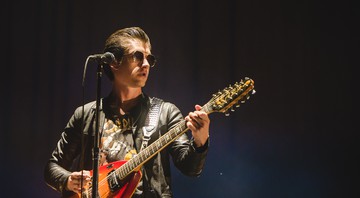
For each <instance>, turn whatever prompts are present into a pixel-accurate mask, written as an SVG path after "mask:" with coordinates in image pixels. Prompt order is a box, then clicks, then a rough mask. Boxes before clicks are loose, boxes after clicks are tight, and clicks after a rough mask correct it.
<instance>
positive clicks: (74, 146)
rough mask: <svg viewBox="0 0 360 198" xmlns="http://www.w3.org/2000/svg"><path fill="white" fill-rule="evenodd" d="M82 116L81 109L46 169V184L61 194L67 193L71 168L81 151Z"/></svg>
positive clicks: (71, 119) (78, 110) (59, 142)
mask: <svg viewBox="0 0 360 198" xmlns="http://www.w3.org/2000/svg"><path fill="white" fill-rule="evenodd" d="M81 114H82V110H81V108H77V109H76V110H75V112H74V114H73V115H72V117H71V118H70V120H69V122H68V123H67V125H66V127H65V129H64V131H63V132H62V133H61V137H60V139H59V141H58V142H57V144H56V147H55V149H54V150H53V152H52V154H51V157H50V159H49V160H48V162H47V163H46V165H45V168H44V179H45V182H46V184H47V185H49V186H50V187H52V188H53V189H55V190H56V191H58V192H61V193H62V192H63V191H65V186H66V182H67V178H68V177H69V175H70V174H71V172H70V169H71V166H72V164H73V161H74V159H75V158H76V157H77V156H78V155H79V152H80V149H81V127H80V126H81Z"/></svg>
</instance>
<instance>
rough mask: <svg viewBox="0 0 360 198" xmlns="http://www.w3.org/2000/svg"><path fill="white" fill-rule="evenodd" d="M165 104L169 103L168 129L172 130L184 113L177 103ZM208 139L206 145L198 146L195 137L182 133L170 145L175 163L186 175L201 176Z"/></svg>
mask: <svg viewBox="0 0 360 198" xmlns="http://www.w3.org/2000/svg"><path fill="white" fill-rule="evenodd" d="M164 105H168V107H167V108H165V109H167V110H168V112H167V115H168V118H167V121H168V129H169V130H171V129H172V128H174V127H175V126H176V124H177V123H178V122H179V121H181V120H183V115H182V114H181V112H180V110H179V109H178V108H177V107H176V106H175V105H173V104H171V103H165V104H164ZM208 141H209V140H208ZM208 141H207V142H206V144H205V145H204V146H202V147H200V148H196V147H195V146H194V145H195V144H194V140H193V138H191V139H190V138H189V135H188V133H184V134H182V135H181V136H180V137H179V138H177V139H176V140H175V141H174V142H173V143H172V144H171V145H170V147H169V152H170V154H171V157H172V159H173V162H174V165H175V166H176V167H177V168H178V169H179V170H180V171H181V172H182V173H183V174H184V175H188V176H194V177H197V176H200V174H201V172H202V170H203V167H204V164H205V159H206V156H207V152H208V145H209V144H208Z"/></svg>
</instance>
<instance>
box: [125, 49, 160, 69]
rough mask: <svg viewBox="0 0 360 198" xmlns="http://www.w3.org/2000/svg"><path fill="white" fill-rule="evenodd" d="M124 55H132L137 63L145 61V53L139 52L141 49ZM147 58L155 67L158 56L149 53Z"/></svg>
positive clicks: (151, 65)
mask: <svg viewBox="0 0 360 198" xmlns="http://www.w3.org/2000/svg"><path fill="white" fill-rule="evenodd" d="M124 56H131V57H132V59H133V61H134V62H136V63H142V62H143V61H144V57H145V55H144V53H142V52H139V51H135V52H133V53H131V54H124ZM146 60H147V61H148V63H149V65H150V67H154V66H155V63H156V58H155V56H154V55H152V54H149V55H147V56H146Z"/></svg>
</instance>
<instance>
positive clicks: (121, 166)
mask: <svg viewBox="0 0 360 198" xmlns="http://www.w3.org/2000/svg"><path fill="white" fill-rule="evenodd" d="M252 94H255V90H254V81H253V80H252V79H250V78H245V79H244V80H241V81H240V82H236V83H235V84H234V85H230V86H229V87H226V88H225V89H223V90H222V91H219V92H218V93H215V94H213V97H212V98H211V99H210V100H209V101H208V102H207V103H206V104H205V105H204V106H202V109H201V111H204V112H206V113H208V114H210V113H213V112H221V113H225V115H228V110H229V109H231V111H233V110H234V109H233V106H235V107H239V106H240V104H239V102H240V103H245V101H246V100H248V99H249V98H250V95H252ZM187 130H189V129H188V127H187V126H186V121H185V120H181V121H180V122H179V123H178V124H177V125H176V126H175V127H174V128H172V129H171V130H169V131H168V132H167V133H165V134H164V135H163V136H161V137H160V138H159V139H157V140H155V141H154V142H153V143H152V144H150V145H149V146H148V147H145V148H144V149H143V150H142V151H140V152H139V153H138V154H137V155H135V156H134V157H133V158H131V159H130V160H127V161H126V160H121V161H116V162H113V163H109V164H107V165H104V166H100V167H99V176H98V195H99V197H100V198H105V197H106V198H129V197H131V196H132V195H133V193H134V191H135V189H136V187H137V185H138V183H139V182H140V179H141V177H142V173H141V170H140V169H141V167H142V165H143V164H144V163H145V162H147V161H148V160H149V159H151V158H152V157H153V156H154V155H156V154H157V153H159V152H160V151H161V150H162V149H164V148H165V147H166V146H168V145H169V144H170V143H171V142H173V141H174V140H175V139H177V138H178V137H179V136H181V135H182V134H183V133H185V132H186V131H187ZM90 174H92V171H90ZM119 179H120V180H119ZM67 197H68V198H84V197H86V198H91V197H92V187H91V185H90V186H89V187H88V188H86V189H85V190H84V191H83V193H82V194H76V193H74V194H73V195H71V196H67Z"/></svg>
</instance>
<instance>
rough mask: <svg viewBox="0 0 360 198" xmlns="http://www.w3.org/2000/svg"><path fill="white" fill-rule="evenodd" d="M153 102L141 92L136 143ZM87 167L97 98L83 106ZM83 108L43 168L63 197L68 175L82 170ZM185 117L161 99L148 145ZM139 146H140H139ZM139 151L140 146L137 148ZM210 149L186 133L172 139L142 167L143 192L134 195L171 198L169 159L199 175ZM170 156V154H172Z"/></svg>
mask: <svg viewBox="0 0 360 198" xmlns="http://www.w3.org/2000/svg"><path fill="white" fill-rule="evenodd" d="M107 100H108V99H107V98H104V99H103V100H101V101H102V102H101V105H100V108H99V112H100V113H99V126H100V127H102V126H103V124H104V118H105V116H106V114H107V109H108V108H109V104H108V102H107ZM153 101H154V98H150V97H148V96H146V95H145V94H143V95H142V98H141V102H140V103H141V105H142V108H141V110H140V111H139V112H140V115H139V120H138V122H137V125H136V127H134V129H133V130H134V133H135V134H137V135H136V136H134V137H136V138H135V140H134V141H135V143H136V145H141V142H142V136H143V135H142V132H141V130H140V129H141V128H142V125H143V124H144V120H145V118H146V115H147V112H148V111H149V107H150V105H151V104H152V102H153ZM84 112H85V114H84V115H85V116H84V120H85V122H84V125H83V133H84V134H85V138H84V148H85V150H84V161H83V163H84V168H83V169H84V170H91V169H92V165H93V162H92V148H93V143H94V138H93V137H94V133H95V121H96V118H95V112H96V103H95V101H93V102H90V103H88V104H86V105H85V107H84ZM81 115H82V107H78V108H77V109H76V110H75V112H74V114H73V115H72V117H71V119H70V120H69V122H68V124H67V126H66V127H65V129H64V131H63V132H62V133H61V138H60V140H59V141H58V143H57V145H56V147H55V149H54V151H53V153H52V155H51V157H50V159H49V161H48V162H47V164H46V166H45V170H44V177H45V181H46V183H47V184H48V185H49V186H50V187H52V188H53V189H55V190H57V191H59V192H60V193H62V194H63V195H64V196H67V195H66V194H68V193H70V192H68V191H67V190H66V189H65V185H66V182H67V178H68V177H69V175H70V173H71V172H73V171H79V170H80V164H81V163H79V159H80V153H81V137H82V136H81V134H82V133H81V128H82V127H81V123H82V116H81ZM181 119H183V116H182V114H181V112H180V110H179V109H178V108H177V107H176V106H175V105H174V104H172V103H169V102H162V105H161V109H160V117H159V122H158V125H157V126H156V130H155V131H156V132H155V133H153V134H152V135H151V139H150V140H149V145H150V144H151V143H152V142H153V141H154V140H156V139H157V138H158V137H159V136H161V135H163V134H164V133H166V132H168V131H169V130H170V129H171V128H172V127H174V125H175V124H176V123H178V122H179V121H180V120H181ZM137 147H139V146H137ZM136 149H137V150H138V151H139V148H136ZM207 151H208V143H207V144H206V145H205V146H203V147H201V148H195V147H194V146H193V140H192V139H189V138H188V136H187V133H184V134H183V135H181V136H180V137H179V138H178V139H176V140H175V141H173V142H172V143H171V144H170V145H168V146H167V147H166V148H165V149H163V150H162V151H160V152H159V153H158V154H156V155H155V156H154V157H153V158H151V159H150V160H149V161H147V162H146V163H145V164H144V166H143V169H142V170H143V179H144V180H143V181H142V182H141V184H142V183H143V185H140V187H138V190H137V192H142V191H143V193H140V195H137V193H135V194H134V195H133V197H172V192H171V175H170V174H171V171H170V158H172V160H173V163H174V165H175V166H176V167H177V168H178V169H179V170H180V171H181V172H182V173H183V174H185V175H188V176H194V177H197V176H199V175H200V174H201V171H202V169H203V166H204V163H205V158H206V155H207ZM170 156H171V157H170Z"/></svg>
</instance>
